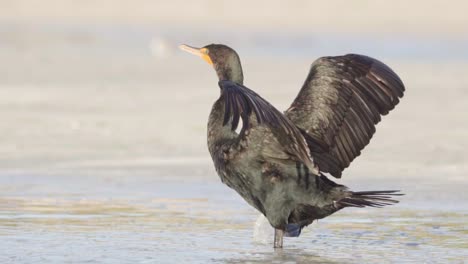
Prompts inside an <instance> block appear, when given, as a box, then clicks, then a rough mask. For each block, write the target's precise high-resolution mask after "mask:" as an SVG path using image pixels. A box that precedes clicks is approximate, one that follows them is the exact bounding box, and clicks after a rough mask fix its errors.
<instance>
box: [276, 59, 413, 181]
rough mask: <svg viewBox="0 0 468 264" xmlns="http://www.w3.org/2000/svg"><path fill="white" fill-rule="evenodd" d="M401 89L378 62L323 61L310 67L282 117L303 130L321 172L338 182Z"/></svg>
mask: <svg viewBox="0 0 468 264" xmlns="http://www.w3.org/2000/svg"><path fill="white" fill-rule="evenodd" d="M404 90H405V87H404V85H403V83H402V81H401V80H400V78H399V77H398V76H397V75H396V74H395V73H394V72H393V71H392V70H391V69H390V68H389V67H388V66H386V65H385V64H383V63H382V62H380V61H378V60H375V59H373V58H370V57H366V56H362V55H356V54H348V55H344V56H336V57H323V58H320V59H318V60H316V61H315V62H314V63H313V64H312V67H311V69H310V72H309V75H308V76H307V79H306V80H305V83H304V85H303V87H302V89H301V91H300V92H299V94H298V96H297V97H296V99H295V100H294V102H293V103H292V105H291V107H290V108H289V109H288V110H286V112H285V115H286V116H287V117H288V118H289V119H290V120H291V121H292V122H293V123H294V124H295V125H297V126H298V127H299V128H300V129H301V130H302V133H303V134H304V137H305V138H306V140H307V142H308V144H309V147H310V151H311V154H312V156H313V158H314V160H315V162H316V163H317V164H318V166H319V168H320V170H321V171H323V172H329V173H330V174H331V175H333V176H335V177H337V178H340V177H341V173H342V171H343V170H344V169H345V168H347V167H348V166H349V164H350V163H351V161H353V160H354V159H355V158H356V157H357V156H359V155H360V153H361V150H362V149H363V148H364V147H365V146H366V145H367V144H368V143H369V141H370V139H371V138H372V135H373V134H374V133H375V125H376V124H377V123H378V122H379V121H380V119H381V115H385V114H387V113H388V112H389V111H390V110H392V109H393V108H394V107H395V105H396V104H398V102H399V98H401V97H402V96H403V92H404Z"/></svg>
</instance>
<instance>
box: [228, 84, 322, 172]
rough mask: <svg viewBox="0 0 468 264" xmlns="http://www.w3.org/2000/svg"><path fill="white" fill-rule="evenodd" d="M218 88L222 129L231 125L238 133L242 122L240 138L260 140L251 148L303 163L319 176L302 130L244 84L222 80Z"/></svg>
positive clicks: (266, 154) (267, 154) (275, 156)
mask: <svg viewBox="0 0 468 264" xmlns="http://www.w3.org/2000/svg"><path fill="white" fill-rule="evenodd" d="M219 86H220V88H221V92H222V97H223V100H224V106H225V109H224V120H223V126H226V125H229V124H230V125H231V129H232V130H233V131H235V130H236V128H237V127H238V126H239V123H240V120H241V119H242V130H241V132H240V134H241V138H243V139H244V140H249V139H250V140H252V138H253V137H257V138H256V139H255V140H253V141H252V142H251V144H254V145H257V146H252V145H251V146H250V147H251V148H253V147H261V150H260V151H261V154H262V155H263V156H264V157H268V158H273V159H277V160H286V159H291V160H294V161H299V162H302V163H303V164H304V165H305V166H306V167H307V168H308V169H309V171H311V172H313V173H316V174H317V173H318V169H317V168H316V166H315V164H314V162H313V160H312V158H311V156H310V152H309V148H308V145H307V142H306V140H305V138H304V136H303V135H302V133H301V131H300V130H299V129H298V128H297V127H296V126H295V125H294V124H293V123H292V122H291V121H290V120H289V119H287V118H286V117H285V116H284V115H283V114H282V113H281V112H280V111H278V110H277V109H276V108H274V107H273V106H272V105H270V104H269V103H268V102H267V101H266V100H265V99H263V98H262V97H260V96H259V95H258V94H256V93H255V92H254V91H252V90H250V89H248V88H247V87H245V86H243V85H240V84H237V83H234V82H231V81H220V82H219ZM253 117H255V118H253ZM258 137H261V138H258ZM260 142H261V143H260Z"/></svg>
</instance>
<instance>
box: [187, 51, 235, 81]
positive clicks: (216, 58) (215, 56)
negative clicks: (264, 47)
mask: <svg viewBox="0 0 468 264" xmlns="http://www.w3.org/2000/svg"><path fill="white" fill-rule="evenodd" d="M179 47H180V49H182V50H183V51H187V52H189V53H192V54H194V55H197V56H199V57H201V58H202V59H203V60H204V61H206V62H208V64H210V65H212V66H213V68H214V69H215V71H216V74H217V75H218V78H219V80H220V81H223V80H228V81H233V82H236V83H239V84H242V83H243V81H244V76H243V74H242V66H241V62H240V58H239V55H237V52H236V51H235V50H233V49H232V48H230V47H228V46H226V45H222V44H210V45H207V46H205V47H203V48H194V47H191V46H188V45H180V46H179Z"/></svg>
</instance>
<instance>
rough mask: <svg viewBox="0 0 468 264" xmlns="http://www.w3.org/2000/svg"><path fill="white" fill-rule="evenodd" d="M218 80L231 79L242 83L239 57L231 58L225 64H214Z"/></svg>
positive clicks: (242, 75) (242, 76)
mask: <svg viewBox="0 0 468 264" xmlns="http://www.w3.org/2000/svg"><path fill="white" fill-rule="evenodd" d="M215 70H216V74H217V75H218V78H219V80H220V81H231V82H235V83H238V84H244V74H243V73H242V66H241V63H240V61H239V59H236V58H231V59H230V60H229V61H227V62H226V63H225V64H222V65H216V66H215Z"/></svg>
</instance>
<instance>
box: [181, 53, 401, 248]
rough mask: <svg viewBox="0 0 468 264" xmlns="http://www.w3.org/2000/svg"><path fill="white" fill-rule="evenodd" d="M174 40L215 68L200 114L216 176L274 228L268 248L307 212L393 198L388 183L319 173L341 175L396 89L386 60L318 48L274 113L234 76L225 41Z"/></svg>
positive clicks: (320, 214) (320, 213)
mask: <svg viewBox="0 0 468 264" xmlns="http://www.w3.org/2000/svg"><path fill="white" fill-rule="evenodd" d="M180 48H181V49H182V50H184V51H187V52H190V53H192V54H195V55H197V56H199V57H201V58H202V59H204V60H205V61H206V62H208V63H209V64H210V65H212V66H213V67H214V69H215V71H216V74H217V75H218V78H219V82H218V85H219V88H220V94H221V95H220V97H219V99H218V100H217V101H216V102H215V103H214V105H213V108H212V110H211V113H210V116H209V120H208V148H209V151H210V154H211V157H212V159H213V162H214V165H215V168H216V171H217V173H218V175H219V177H220V178H221V181H222V182H223V183H225V184H226V185H228V186H229V187H230V188H232V189H234V190H235V191H236V192H237V193H239V194H240V195H241V196H242V198H244V199H245V201H247V203H249V204H250V205H251V206H253V207H255V208H256V209H257V210H258V211H260V212H261V213H262V214H263V215H265V217H266V218H267V219H268V221H269V222H270V224H271V225H272V226H273V227H274V228H275V239H274V247H275V248H277V247H282V246H283V235H284V236H299V234H300V233H301V229H302V228H303V227H305V226H307V225H309V224H311V223H312V222H313V221H314V220H316V219H321V218H324V217H326V216H329V215H331V214H333V213H335V212H336V211H338V210H341V209H343V208H345V207H366V206H370V207H381V206H384V205H390V204H393V203H397V202H398V201H396V200H394V199H392V196H396V195H402V194H401V193H399V192H398V191H364V192H353V191H350V190H349V189H348V188H347V187H345V186H343V185H340V184H337V183H335V182H333V181H331V180H330V179H328V178H327V177H326V176H325V175H324V173H329V174H330V175H332V176H334V177H336V178H341V174H342V171H343V170H344V169H345V168H347V167H348V166H349V164H350V163H351V162H352V161H353V160H354V159H355V158H356V157H357V156H359V155H360V153H361V150H362V149H363V148H364V147H365V146H366V145H367V144H368V143H369V140H370V139H371V137H372V135H373V134H374V132H375V125H376V124H377V123H378V122H379V121H380V119H381V116H382V115H386V114H387V113H388V112H389V111H390V110H392V109H393V108H394V107H395V105H397V104H398V102H399V98H401V97H402V96H403V92H404V90H405V87H404V85H403V83H402V81H401V80H400V78H399V77H398V76H397V75H396V74H395V73H394V72H393V71H392V70H391V69H390V68H389V67H388V66H386V65H385V64H383V63H382V62H380V61H378V60H376V59H373V58H370V57H367V56H363V55H357V54H348V55H344V56H335V57H322V58H319V59H317V60H316V61H315V62H314V63H313V64H312V66H311V69H310V72H309V75H308V76H307V78H306V80H305V82H304V85H303V86H302V89H301V90H300V92H299V94H298V95H297V97H296V99H295V100H294V101H293V103H292V104H291V106H290V107H289V108H288V109H287V110H286V111H285V112H284V113H281V112H280V111H278V110H277V109H276V108H275V107H273V106H272V105H271V104H270V103H268V102H267V101H266V100H265V99H263V98H262V97H261V96H260V95H258V94H257V93H255V92H254V91H252V90H250V89H249V88H247V87H246V86H244V83H243V81H244V78H243V72H242V66H241V62H240V59H239V56H238V55H237V53H236V51H234V50H233V49H232V48H230V47H228V46H226V45H221V44H211V45H207V46H205V47H203V48H194V47H190V46H188V45H181V46H180ZM240 121H241V122H242V123H241V124H240ZM240 125H241V126H242V127H241V130H240V132H239V133H237V132H236V128H237V127H238V126H240Z"/></svg>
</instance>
